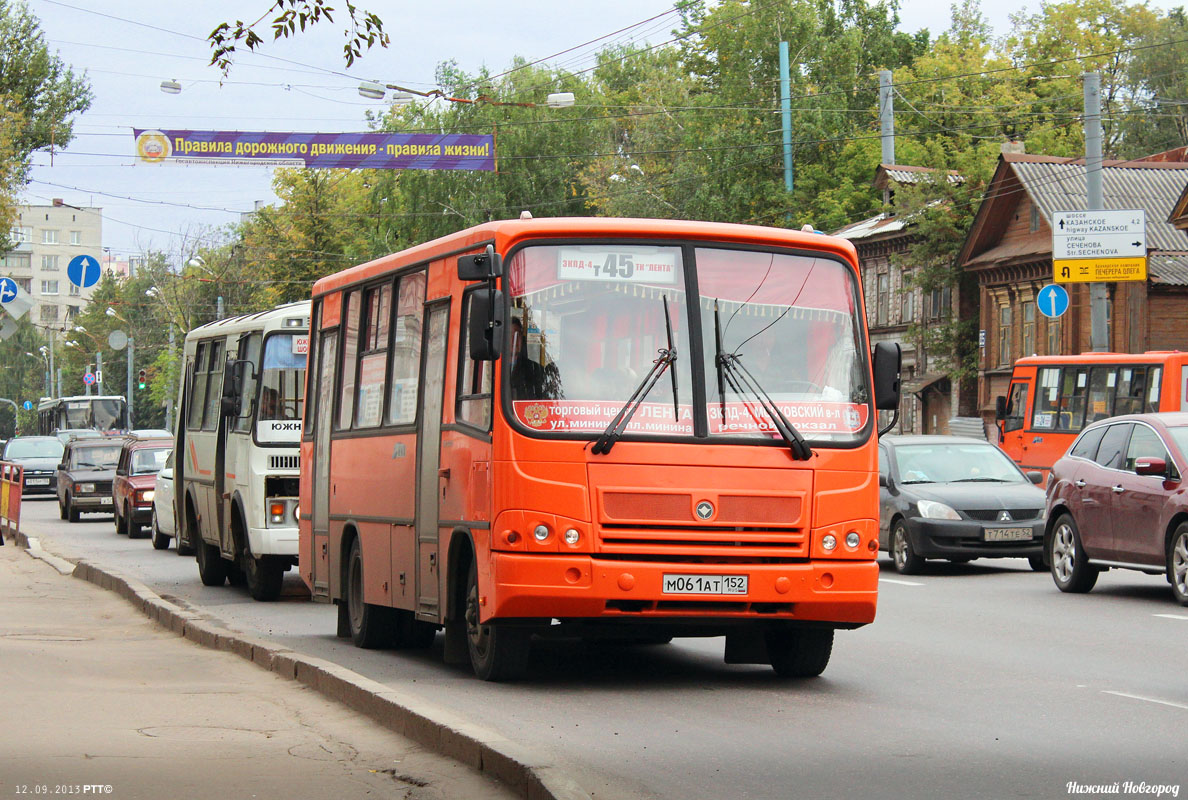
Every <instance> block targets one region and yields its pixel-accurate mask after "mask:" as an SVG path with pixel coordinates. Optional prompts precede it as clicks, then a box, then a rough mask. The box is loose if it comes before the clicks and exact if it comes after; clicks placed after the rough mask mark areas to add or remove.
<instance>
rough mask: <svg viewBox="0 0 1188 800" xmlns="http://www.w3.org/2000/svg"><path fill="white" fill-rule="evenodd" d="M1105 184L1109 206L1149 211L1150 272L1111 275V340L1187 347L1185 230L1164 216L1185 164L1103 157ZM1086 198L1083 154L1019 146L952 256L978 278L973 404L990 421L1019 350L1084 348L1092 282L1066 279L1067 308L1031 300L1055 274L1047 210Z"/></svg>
mask: <svg viewBox="0 0 1188 800" xmlns="http://www.w3.org/2000/svg"><path fill="white" fill-rule="evenodd" d="M1102 183H1103V190H1104V206H1105V207H1106V208H1113V209H1135V208H1141V209H1144V210H1145V211H1146V219H1147V252H1148V278H1147V280H1146V281H1145V282H1143V281H1130V282H1118V283H1112V284H1109V312H1108V314H1109V321H1108V342H1109V349H1110V350H1112V351H1114V352H1123V353H1127V352H1131V353H1133V352H1143V351H1145V350H1188V233H1186V232H1185V231H1184V230H1179V229H1177V227H1176V226H1175V225H1173V224H1172V223H1171V222H1170V221H1169V220H1170V219H1171V218H1172V217H1173V214H1174V208H1175V207H1176V206H1177V201H1178V200H1181V199H1182V197H1183V195H1184V193H1185V187H1186V186H1188V163H1184V162H1181V161H1166V160H1148V161H1125V162H1123V161H1106V162H1105V164H1104V167H1103V178H1102ZM1086 204H1087V201H1086V189H1085V163H1084V161H1083V160H1073V159H1067V158H1057V157H1053V156H1038V155H1026V154H1021V153H1004V154H1003V155H1002V156H1001V157H1000V158H999V162H998V168H997V169H996V171H995V173H994V177H993V178H992V180H991V182H990V184H989V185H988V187H987V189H986V194H985V197H984V199H983V201H982V205H981V206H980V207H979V209H978V212H977V215H976V216H975V218H974V222H973V225H972V226H971V227H970V230H969V232H968V235H967V237H966V240H965V245H964V247H963V248H962V250H961V253H960V255H959V256H958V260H959V264H960V266H961V267H962V268H963V269H965V270H967V271H969V272H971V273H973V274H974V275H976V277H977V283H978V291H979V301H980V324H979V328H980V330H981V338H982V342H983V347H982V348H981V360H980V365H979V372H978V375H979V378H978V407H979V410H980V411H981V413H982V417H983V419H984V420H986V421H988V422H989V421H991V420H992V419H993V416H994V398H995V397H997V396H998V395H1005V394H1006V391H1007V385H1008V383H1009V381H1010V375H1011V366H1012V364H1013V363H1014V360H1015V359H1017V358H1019V357H1021V356H1024V355H1032V354H1039V355H1060V354H1067V353H1081V352H1085V351H1088V350H1089V349H1090V340H1089V336H1090V318H1089V284H1080V283H1071V284H1066V285H1065V288H1067V289H1068V290H1069V295H1070V307H1069V310H1068V312H1067V313H1066V314H1065V315H1064V316H1063V317H1059V318H1055V319H1049V318H1047V317H1045V316H1043V314H1041V313H1040V312H1039V310H1038V309H1037V308H1036V302H1035V300H1036V295H1037V293H1038V292H1039V290H1040V289H1041V288H1043V287H1044V286H1045V285H1047V284H1049V283H1052V277H1053V275H1052V229H1051V227H1050V221H1051V219H1052V215H1053V213H1054V212H1057V211H1070V210H1079V209H1084V208H1085V207H1086ZM1184 204H1185V205H1186V206H1188V200H1185V201H1184ZM1186 226H1188V223H1186Z"/></svg>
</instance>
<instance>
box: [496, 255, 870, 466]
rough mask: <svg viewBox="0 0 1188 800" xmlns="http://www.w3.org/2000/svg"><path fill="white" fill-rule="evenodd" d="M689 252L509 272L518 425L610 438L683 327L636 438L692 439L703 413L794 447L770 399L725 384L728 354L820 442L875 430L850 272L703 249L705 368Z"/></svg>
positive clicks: (566, 258) (708, 421)
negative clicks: (695, 348)
mask: <svg viewBox="0 0 1188 800" xmlns="http://www.w3.org/2000/svg"><path fill="white" fill-rule="evenodd" d="M687 252H689V251H687V250H686V249H684V248H681V247H676V246H658V245H650V244H640V243H599V244H585V243H580V244H579V243H575V244H571V245H565V244H563V245H549V246H530V247H525V248H523V249H521V250H519V251H517V252H516V253H515V254H514V255H513V257H512V258H511V259H510V260H509V264H508V270H507V281H508V286H509V294H510V297H511V306H512V308H511V315H512V318H511V321H510V322H509V328H508V330H509V335H508V337H507V346H508V356H507V358H506V360H505V361H503V362H502V363H503V364H504V374H505V376H506V377H505V378H504V380H505V381H507V384H505V385H508V386H509V388H510V397H511V410H512V413H513V414H514V416H515V418H516V420H517V421H518V422H519V423H520V424H522V425H524V426H526V427H528V428H530V429H533V430H537V431H541V432H546V431H548V432H557V433H581V434H590V435H596V434H601V433H602V432H603V431H604V430H605V429H606V428H607V426H608V424H609V423H610V422H611V420H612V419H613V418H614V417H615V415H616V414H617V413H618V412H619V410H620V409H621V408H623V406H624V404H625V403H627V401H628V400H629V399H630V398H631V396H632V394H633V392H635V391H636V389H637V388H638V387H640V386H641V385H642V384H641V382H642V380H643V378H644V377H645V376H646V375H647V374H648V372H649V371H650V370H652V368H653V366H654V364H655V362H656V361H657V360H658V359H659V358H660V357H661V356H662V354H664V353H665V352H666V351H667V350H668V349H669V347H670V345H669V335H668V331H669V327H670V326H671V330H672V344H671V346H672V347H673V348H675V350H676V353H677V358H676V360H675V361H674V362H673V363H672V365H671V367H670V370H669V372H666V373H665V374H663V375H662V376H661V377H660V378H659V380H657V381H656V382H655V384H654V385H653V386H652V387H651V389H650V390H649V391H648V393H647V395H646V397H644V402H643V403H642V405H641V406H640V407H639V409H638V411H637V413H635V414H634V416H633V417H632V418H631V420H630V422H629V424H628V425H627V427H626V433H628V434H632V433H635V434H647V433H654V434H667V435H678V436H692V434H693V430H694V422H695V420H696V419H697V418H700V419H701V420H703V421H704V425H705V428H706V430H708V432H709V434H710V435H711V436H713V435H724V436H733V437H745V438H748V439H753V440H755V441H756V442H773V441H774V442H779V443H781V444H782V440H781V439H780V437H779V435H778V434H777V433H776V428H775V426H774V424H773V423H772V421H771V419H770V418H769V417H768V415H767V413H766V411H764V409H763V407H762V403H761V402H760V398H759V397H758V396H756V394H755V393H754V392H751V391H748V390H747V389H746V387H744V386H741V385H739V384H738V383H737V382H736V383H734V384H731V383H730V382H729V381H727V380H726V379H725V377H724V376H723V377H722V380H719V377H720V374H719V369H718V365H719V363H721V362H722V359H723V358H725V357H727V356H729V357H733V359H735V362H736V363H737V364H738V365H740V366H741V367H743V368H745V369H746V370H747V371H748V372H749V373H750V375H751V376H752V377H753V378H754V381H753V382H754V384H757V385H758V387H759V389H760V390H762V391H763V392H766V393H767V394H768V395H770V397H771V399H772V401H773V402H774V404H775V406H776V407H777V408H779V410H780V411H781V412H782V413H783V414H784V415H785V416H786V417H787V419H788V420H789V421H790V422H791V423H792V425H793V426H795V427H796V428H797V429H798V430H800V432H801V433H802V434H803V435H804V436H805V438H807V439H809V440H810V441H816V442H829V441H833V442H841V441H855V440H857V439H858V438H859V437H860V436H862V435H864V433H865V430H866V428H867V427H868V423H869V420H868V416H869V405H868V397H869V392H868V387H867V378H866V374H867V367H866V362H865V359H864V358H863V357H862V355H861V354H862V353H863V352H864V349H865V348H864V346H863V344H862V341H861V318H860V316H859V315H858V314H857V313H856V311H855V310H856V309H857V308H858V301H857V297H858V295H857V287H856V281H855V280H854V279H853V277H852V275H850V272H849V270H848V269H847V268H846V267H845V266H844V265H843V264H842V263H841V262H839V261H834V260H832V259H824V258H813V257H811V256H802V255H791V254H784V253H773V252H765V251H751V250H738V249H730V248H724V247H723V248H716V247H714V248H711V247H700V248H697V249H695V250H693V251H692V252H693V253H694V256H695V258H696V264H697V286H698V289H699V295H700V296H699V297H698V298H697V307H698V308H699V310H700V319H698V320H697V321H696V322H695V323H692V324H695V325H699V326H700V328H701V337H702V341H703V348H702V350H703V354H704V358H703V359H702V363H700V364H696V365H695V364H694V363H693V359H692V353H691V350H690V328H691V323H690V320H689V300H688V298H687V294H686V279H687V277H688V276H687V272H688V271H689V270H690V265H689V264H686V263H685V260H686V253H687ZM719 329H720V333H721V335H720V336H719V335H718V334H719ZM696 382H701V383H702V386H701V387H699V388H700V389H701V392H698V393H697V394H702V392H704V394H703V395H702V396H704V397H705V405H704V406H702V407H701V408H696V407H694V404H693V400H694V394H695V392H694V386H695V383H696ZM720 389H721V390H720Z"/></svg>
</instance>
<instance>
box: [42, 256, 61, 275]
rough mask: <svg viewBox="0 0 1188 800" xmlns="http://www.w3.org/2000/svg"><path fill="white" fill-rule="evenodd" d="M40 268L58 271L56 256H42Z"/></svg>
mask: <svg viewBox="0 0 1188 800" xmlns="http://www.w3.org/2000/svg"><path fill="white" fill-rule="evenodd" d="M41 268H42V269H43V270H45V271H46V272H57V271H58V257H57V256H42V257H41Z"/></svg>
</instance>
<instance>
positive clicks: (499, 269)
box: [458, 244, 503, 281]
mask: <svg viewBox="0 0 1188 800" xmlns="http://www.w3.org/2000/svg"><path fill="white" fill-rule="evenodd" d="M502 274H503V259H501V258H500V257H499V254H498V253H496V252H495V245H493V244H489V245H487V250H486V252H484V253H475V254H474V255H469V256H458V280H460V281H485V280H488V279H490V278H498V277H499V276H500V275H502Z"/></svg>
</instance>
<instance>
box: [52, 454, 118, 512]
mask: <svg viewBox="0 0 1188 800" xmlns="http://www.w3.org/2000/svg"><path fill="white" fill-rule="evenodd" d="M120 445H121V443H120V442H119V441H112V440H111V439H108V438H106V437H103V436H100V437H98V438H84V439H73V440H71V441H70V442H68V443H67V444H66V452H65V453H63V455H62V463H61V464H59V465H58V512H59V514H60V515H61V517H62V519H68V520H70V521H71V522H78V520H79V517H80V515H81V514H83V513H84V512H95V511H102V512H103V513H105V514H110V513H111V510H112V500H111V482H112V480H113V479H114V478H115V469H116V462H118V461H119V460H120Z"/></svg>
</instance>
